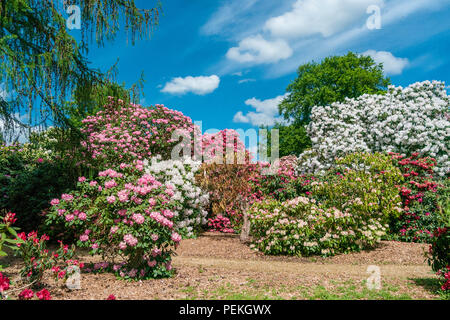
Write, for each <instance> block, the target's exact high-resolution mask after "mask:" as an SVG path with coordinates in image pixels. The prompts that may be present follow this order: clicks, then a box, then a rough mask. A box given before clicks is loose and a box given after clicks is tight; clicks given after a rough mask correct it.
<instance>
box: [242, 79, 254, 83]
mask: <svg viewBox="0 0 450 320" xmlns="http://www.w3.org/2000/svg"><path fill="white" fill-rule="evenodd" d="M254 81H256V79H241V80H239V81H238V83H239V84H241V83H247V82H254Z"/></svg>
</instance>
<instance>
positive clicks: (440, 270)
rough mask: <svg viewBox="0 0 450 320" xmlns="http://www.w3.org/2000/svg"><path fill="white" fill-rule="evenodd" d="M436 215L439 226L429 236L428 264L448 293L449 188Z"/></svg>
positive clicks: (449, 271)
mask: <svg viewBox="0 0 450 320" xmlns="http://www.w3.org/2000/svg"><path fill="white" fill-rule="evenodd" d="M438 209H439V211H438V212H437V213H436V214H437V215H438V220H439V223H440V224H441V227H438V228H436V229H435V230H434V233H433V237H431V238H430V243H431V244H430V250H429V253H428V264H429V265H430V266H431V268H432V269H433V271H435V272H436V273H437V274H438V275H439V276H440V278H441V280H442V287H441V289H442V290H443V291H444V292H446V293H447V294H450V232H449V231H450V189H447V193H446V196H445V198H442V199H440V200H439V208H438Z"/></svg>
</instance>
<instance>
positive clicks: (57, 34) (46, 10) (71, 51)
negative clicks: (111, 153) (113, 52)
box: [0, 0, 160, 132]
mask: <svg viewBox="0 0 450 320" xmlns="http://www.w3.org/2000/svg"><path fill="white" fill-rule="evenodd" d="M69 5H78V6H79V7H80V11H81V17H80V20H81V40H80V41H79V42H77V41H76V40H75V38H74V37H73V36H71V35H70V33H69V32H70V30H69V29H68V28H67V26H66V18H67V16H66V13H65V9H66V8H67V6H69ZM159 11H160V4H159V3H157V4H156V6H155V7H154V8H152V9H145V10H143V9H139V8H137V7H136V4H135V1H134V0H131V1H123V0H108V1H105V0H89V1H81V0H69V1H55V0H8V1H2V5H1V6H0V52H1V59H0V60H1V62H0V83H4V86H5V91H6V92H8V93H12V94H10V97H9V98H6V99H4V98H3V97H2V98H0V114H2V115H3V116H4V118H5V127H6V129H7V131H8V132H10V131H12V130H17V126H18V125H19V126H20V128H21V130H22V131H23V130H29V128H30V127H31V126H35V125H46V123H48V122H49V121H53V123H55V124H59V125H61V126H66V127H70V126H71V123H70V122H68V121H67V112H68V111H69V114H70V110H68V109H70V108H71V107H76V108H77V107H79V106H81V108H85V106H86V105H88V104H89V103H90V101H91V94H90V92H92V91H93V90H94V91H95V88H96V87H98V86H102V85H104V84H106V85H108V81H109V80H105V78H106V76H105V74H103V73H101V72H100V71H99V70H96V69H93V68H91V67H90V66H89V62H88V61H87V59H86V57H85V55H86V54H87V53H88V42H89V41H92V40H93V39H92V38H93V37H95V41H96V43H97V44H98V45H99V46H102V45H104V43H105V41H112V40H114V39H115V37H116V35H117V33H118V31H119V29H120V30H125V31H127V35H129V36H130V38H131V42H132V44H134V42H135V40H136V39H142V38H147V37H149V36H150V33H151V29H152V27H153V26H155V25H157V23H158V16H159ZM119 27H120V28H119ZM75 89H77V91H78V92H77V98H80V100H77V104H67V103H66V101H67V100H68V98H69V97H71V96H72V94H73V93H74V91H75ZM80 91H85V92H86V94H81V92H80ZM15 114H20V115H21V116H22V115H24V114H25V115H27V116H28V117H27V118H28V120H27V123H22V122H21V121H19V120H18V119H16V118H15V117H14V115H15Z"/></svg>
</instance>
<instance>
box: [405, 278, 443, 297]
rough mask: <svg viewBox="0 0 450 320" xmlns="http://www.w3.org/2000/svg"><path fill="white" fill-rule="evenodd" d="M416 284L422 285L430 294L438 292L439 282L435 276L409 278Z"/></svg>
mask: <svg viewBox="0 0 450 320" xmlns="http://www.w3.org/2000/svg"><path fill="white" fill-rule="evenodd" d="M410 280H412V281H414V283H415V284H416V285H418V286H421V287H423V288H424V289H425V290H427V291H428V292H430V293H432V294H439V291H440V289H441V284H440V282H439V279H437V278H414V279H410Z"/></svg>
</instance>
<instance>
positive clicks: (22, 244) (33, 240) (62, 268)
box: [16, 232, 82, 285]
mask: <svg viewBox="0 0 450 320" xmlns="http://www.w3.org/2000/svg"><path fill="white" fill-rule="evenodd" d="M48 240H49V237H48V236H47V235H42V236H41V237H39V236H38V234H37V233H36V232H30V233H28V235H25V233H24V232H22V233H20V234H18V235H17V241H19V243H18V244H17V247H18V249H17V250H16V254H17V255H18V256H20V258H21V259H22V260H23V262H24V264H23V268H22V269H21V270H20V276H21V278H22V280H23V281H24V282H27V283H30V284H36V285H38V284H40V282H41V281H42V278H43V276H44V273H45V272H46V271H47V270H51V271H53V273H54V276H55V279H56V280H58V279H64V280H67V278H68V276H70V272H69V271H70V270H71V269H72V268H73V267H79V266H82V265H80V263H79V262H78V261H77V260H72V258H73V256H74V254H75V246H72V247H71V248H69V247H68V246H66V245H64V244H63V243H62V242H60V243H59V248H58V249H57V250H56V251H55V252H50V251H49V250H48V249H47V244H46V242H47V241H48ZM72 270H73V269H72Z"/></svg>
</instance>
